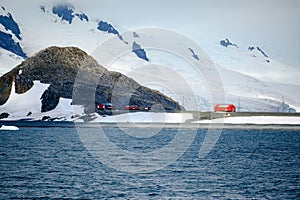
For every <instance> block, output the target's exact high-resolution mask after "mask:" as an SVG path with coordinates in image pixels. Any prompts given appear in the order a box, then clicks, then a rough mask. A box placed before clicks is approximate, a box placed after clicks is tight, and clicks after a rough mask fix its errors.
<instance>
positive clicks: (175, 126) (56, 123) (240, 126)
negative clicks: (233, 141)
mask: <svg viewBox="0 0 300 200" xmlns="http://www.w3.org/2000/svg"><path fill="white" fill-rule="evenodd" d="M0 125H5V126H17V127H19V128H20V127H23V128H24V127H26V128H28V127H31V128H51V127H61V128H137V129H138V128H169V129H216V130H222V129H224V130H230V129H239V130H245V129H249V130H252V129H253V130H254V129H259V130H268V129H269V130H300V124H250V123H249V124H245V123H244V124H243V123H241V124H230V123H224V124H223V123H142V122H137V123H124V122H120V123H113V122H67V121H46V122H45V121H22V120H21V121H20V120H17V121H1V120H0Z"/></svg>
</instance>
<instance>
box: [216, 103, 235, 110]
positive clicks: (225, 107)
mask: <svg viewBox="0 0 300 200" xmlns="http://www.w3.org/2000/svg"><path fill="white" fill-rule="evenodd" d="M215 112H236V107H235V106H234V105H233V104H217V105H216V106H215Z"/></svg>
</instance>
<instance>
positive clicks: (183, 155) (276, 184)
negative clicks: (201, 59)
mask: <svg viewBox="0 0 300 200" xmlns="http://www.w3.org/2000/svg"><path fill="white" fill-rule="evenodd" d="M79 129H80V131H78V130H79ZM82 132H85V133H88V134H89V137H93V135H97V134H98V135H101V134H104V135H105V137H106V139H107V140H106V142H107V141H109V143H111V144H114V145H115V146H114V147H116V148H117V149H118V150H119V151H118V152H112V151H113V150H112V149H111V148H109V145H107V144H106V143H105V145H101V142H100V143H99V142H98V143H97V141H96V140H97V139H99V138H97V137H95V138H89V139H88V140H85V139H84V137H83V136H82V134H81V133H82ZM182 133H183V134H185V135H186V137H187V140H190V141H191V143H189V144H188V146H184V145H186V143H185V141H182V142H179V143H176V145H177V146H175V148H174V149H175V150H174V149H173V150H172V151H169V152H167V151H166V152H167V153H166V152H163V153H166V154H159V153H162V152H159V151H157V150H159V149H163V148H164V147H166V146H168V145H170V144H173V143H175V142H173V141H174V140H175V138H176V136H177V135H178V134H179V133H178V130H177V129H176V128H162V129H160V128H151V127H146V128H145V127H144V128H141V127H134V128H118V127H111V128H110V127H104V128H101V133H100V132H99V127H80V128H78V127H77V128H75V127H21V128H20V130H19V131H0V138H1V140H0V199H55V198H59V199H61V198H67V199H69V198H70V199H299V198H300V153H299V152H300V131H299V130H272V129H270V130H255V129H251V130H234V129H232V130H231V129H226V130H223V132H222V133H221V134H220V137H219V138H218V140H217V143H216V144H215V145H214V146H213V148H212V150H211V151H210V152H209V153H208V154H207V155H206V156H205V157H204V158H199V150H200V148H201V145H203V141H204V138H205V136H206V134H207V130H206V129H199V130H194V129H185V130H182ZM147 134H149V135H148V136H147ZM139 135H141V137H139ZM100 139H101V138H100ZM102 139H103V138H102ZM191 139H192V140H191ZM93 141H94V142H95V145H96V146H97V145H100V146H101V149H100V150H101V151H102V154H97V150H99V149H97V148H95V146H92V147H91V146H89V145H90V143H91V142H93ZM87 142H89V143H87ZM93 147H94V148H93ZM100 150H99V151H100ZM120 152H127V153H128V155H129V154H130V155H133V156H134V155H137V158H138V159H136V160H134V161H132V160H131V158H127V154H123V153H120ZM151 152H158V154H157V155H156V156H155V155H154V154H151ZM178 152H179V153H178ZM177 153H178V154H177ZM104 154H105V155H104ZM175 154H176V159H173V160H172V159H169V158H170V157H172V156H174V155H175ZM106 155H109V156H106ZM143 155H145V156H144V158H145V159H143ZM151 156H152V157H151ZM115 157H118V159H119V160H118V159H115ZM110 159H111V160H110ZM159 159H161V160H159ZM158 160H159V162H158ZM166 160H167V162H166V163H163V162H164V161H166ZM118 162H122V163H118ZM153 163H154V164H153ZM160 163H163V164H162V165H160ZM126 166H127V168H126ZM139 166H141V169H148V168H147V166H151V168H149V169H150V170H148V171H143V170H141V171H139V169H140V168H139ZM132 169H134V170H132Z"/></svg>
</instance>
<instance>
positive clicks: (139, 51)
mask: <svg viewBox="0 0 300 200" xmlns="http://www.w3.org/2000/svg"><path fill="white" fill-rule="evenodd" d="M132 52H134V53H135V54H136V55H137V57H139V58H141V59H143V60H146V61H149V59H148V58H147V55H146V52H145V50H144V49H142V48H141V46H140V45H139V44H138V43H136V42H133V44H132Z"/></svg>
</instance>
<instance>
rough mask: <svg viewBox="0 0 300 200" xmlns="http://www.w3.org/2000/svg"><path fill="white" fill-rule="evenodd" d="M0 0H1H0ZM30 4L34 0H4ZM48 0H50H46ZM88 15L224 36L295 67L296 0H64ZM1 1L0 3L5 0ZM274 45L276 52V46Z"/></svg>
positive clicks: (299, 42) (205, 37) (299, 13)
mask: <svg viewBox="0 0 300 200" xmlns="http://www.w3.org/2000/svg"><path fill="white" fill-rule="evenodd" d="M0 1H1V2H5V1H3V0H0ZM12 2H14V4H15V6H18V7H22V9H23V8H24V9H25V8H26V9H33V7H34V6H32V5H34V4H35V5H36V4H37V2H41V4H45V1H44V0H43V1H41V0H33V1H18V3H17V4H16V3H15V2H16V1H11V2H10V3H9V4H13V3H12ZM48 2H51V3H52V2H53V1H48ZM68 2H71V3H72V4H74V5H75V7H76V8H77V9H80V10H82V11H83V12H86V13H87V14H88V15H89V16H90V18H94V19H95V18H99V19H104V20H108V21H110V22H111V23H113V24H116V25H118V26H120V27H122V28H124V29H127V30H128V29H134V28H144V27H161V28H168V29H171V30H174V31H178V32H180V33H183V34H184V35H186V36H188V37H191V38H192V39H193V40H194V41H196V42H198V43H199V44H201V43H202V42H203V41H213V40H216V42H218V41H219V40H221V39H224V38H226V37H228V38H229V39H230V40H232V41H233V42H235V43H238V44H239V46H240V47H244V48H247V46H248V45H259V46H261V47H262V48H266V49H267V51H272V52H271V54H273V55H277V54H278V53H280V55H281V57H282V56H288V57H292V58H293V59H294V62H293V63H294V65H296V63H297V64H299V66H298V67H300V59H299V58H300V39H299V36H300V0H205V1H204V0H81V1H79V0H77V1H68ZM7 3H8V1H6V3H3V4H7ZM278 51H279V52H278Z"/></svg>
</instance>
